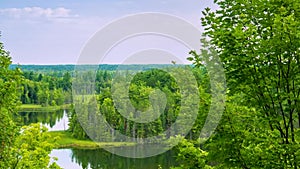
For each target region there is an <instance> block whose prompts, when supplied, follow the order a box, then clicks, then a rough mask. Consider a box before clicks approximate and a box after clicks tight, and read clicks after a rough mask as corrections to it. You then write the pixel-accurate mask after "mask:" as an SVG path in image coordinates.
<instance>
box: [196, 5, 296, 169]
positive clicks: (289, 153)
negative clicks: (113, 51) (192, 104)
mask: <svg viewBox="0 0 300 169" xmlns="http://www.w3.org/2000/svg"><path fill="white" fill-rule="evenodd" d="M215 2H216V3H217V4H218V5H219V7H220V8H219V9H218V10H217V11H210V9H209V8H207V9H206V10H205V11H203V14H204V18H202V24H203V25H204V26H205V28H206V29H205V30H206V31H205V35H206V37H208V39H210V40H209V42H210V45H209V48H210V49H212V50H214V51H216V53H218V57H220V59H221V60H222V62H223V66H224V68H225V69H226V75H227V83H228V86H229V89H230V94H231V95H243V96H244V97H243V101H244V102H239V104H241V105H247V106H249V107H250V106H251V107H253V108H255V109H256V110H257V112H258V116H259V117H262V118H263V119H262V120H263V122H267V124H268V129H269V131H268V132H269V133H270V134H271V135H272V136H273V137H272V139H271V140H269V139H267V138H266V139H262V140H261V143H262V144H264V145H265V144H267V142H268V143H269V144H271V145H272V146H274V147H276V149H273V150H272V151H269V154H266V155H268V156H270V157H273V158H276V160H275V161H278V160H279V161H281V164H282V165H280V166H276V164H273V165H271V164H270V163H271V162H270V161H269V163H261V164H260V167H261V168H262V167H264V168H268V167H271V168H274V167H275V168H295V169H296V168H299V165H300V158H299V156H300V152H299V140H300V139H299V138H300V137H299V135H300V134H299V125H300V113H299V112H300V103H299V98H300V65H299V63H300V29H299V28H300V8H299V7H300V1H298V0H288V1H281V0H271V1H269V0H262V1H252V0H246V1H241V0H216V1H215ZM192 53H193V54H194V56H195V57H194V61H195V63H196V64H197V65H200V64H201V63H203V62H201V61H203V58H202V57H201V56H200V55H197V54H195V53H194V52H192ZM226 124H227V125H230V126H236V125H237V124H230V123H228V121H227V123H226ZM255 125H261V124H260V123H258V124H257V123H256V124H255ZM257 127H258V128H259V126H257ZM244 130H246V128H244ZM252 132H265V131H264V130H259V129H256V130H254V131H252ZM276 133H278V134H276ZM242 142H248V143H249V144H250V143H251V140H247V139H246V140H243V141H242ZM275 143H276V144H275ZM223 145H224V146H225V144H223ZM254 147H255V146H254ZM252 148H253V147H252ZM264 148H265V147H264ZM237 151H238V150H237ZM237 151H236V152H234V153H237ZM262 151H266V149H262ZM247 159H248V160H251V158H246V159H241V160H242V161H243V162H241V163H244V164H246V163H245V160H247ZM256 159H257V160H259V158H256ZM271 159H272V158H270V160H271ZM235 162H236V161H232V163H231V164H232V165H233V166H234V163H235ZM260 162H262V161H256V163H260ZM269 164H270V165H269ZM239 166H240V167H241V168H252V167H257V166H255V165H254V164H253V163H247V165H239Z"/></svg>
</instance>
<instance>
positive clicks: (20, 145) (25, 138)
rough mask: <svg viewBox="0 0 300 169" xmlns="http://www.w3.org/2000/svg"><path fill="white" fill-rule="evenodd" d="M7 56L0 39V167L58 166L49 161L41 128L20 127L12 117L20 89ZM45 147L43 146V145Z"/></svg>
mask: <svg viewBox="0 0 300 169" xmlns="http://www.w3.org/2000/svg"><path fill="white" fill-rule="evenodd" d="M10 64H11V58H10V57H9V53H8V52H6V51H5V50H4V48H3V44H2V43H0V98H1V99H0V133H1V134H0V168H28V167H29V168H52V169H54V168H59V167H58V166H57V165H56V164H55V163H54V164H53V165H52V164H51V165H49V159H50V157H49V156H48V154H49V153H50V152H51V150H52V148H53V147H52V144H50V143H49V144H46V141H47V138H46V137H47V136H46V135H45V133H44V131H45V129H44V128H42V129H40V128H38V127H37V126H32V127H28V128H24V129H23V130H20V128H19V127H18V125H17V124H15V123H14V121H13V118H12V117H13V115H15V114H16V113H17V105H18V104H19V102H20V101H19V99H20V95H19V93H22V92H20V90H21V80H22V78H21V70H20V69H19V68H16V69H14V70H11V69H9V66H10ZM44 148H46V149H44Z"/></svg>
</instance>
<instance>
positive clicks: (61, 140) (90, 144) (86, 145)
mask: <svg viewBox="0 0 300 169" xmlns="http://www.w3.org/2000/svg"><path fill="white" fill-rule="evenodd" d="M49 134H50V135H51V137H52V138H55V137H58V138H57V140H56V143H57V146H56V148H80V149H97V148H103V147H123V146H134V145H136V144H135V143H132V142H98V143H96V142H94V141H91V140H78V139H76V138H73V137H72V135H71V133H69V132H67V131H51V132H49Z"/></svg>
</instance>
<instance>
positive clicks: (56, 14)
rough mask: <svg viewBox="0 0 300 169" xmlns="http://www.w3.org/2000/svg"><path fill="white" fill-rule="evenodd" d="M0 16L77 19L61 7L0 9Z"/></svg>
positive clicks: (69, 11)
mask: <svg viewBox="0 0 300 169" xmlns="http://www.w3.org/2000/svg"><path fill="white" fill-rule="evenodd" d="M0 15H6V16H9V17H13V18H48V19H55V18H71V17H77V15H72V14H71V10H70V9H66V8H63V7H59V8H41V7H25V8H5V9H0Z"/></svg>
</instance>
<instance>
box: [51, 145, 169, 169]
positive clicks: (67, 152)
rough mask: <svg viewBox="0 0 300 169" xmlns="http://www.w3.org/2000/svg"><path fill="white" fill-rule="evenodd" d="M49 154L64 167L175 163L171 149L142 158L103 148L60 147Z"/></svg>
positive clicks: (144, 168)
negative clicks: (128, 156)
mask: <svg viewBox="0 0 300 169" xmlns="http://www.w3.org/2000/svg"><path fill="white" fill-rule="evenodd" d="M123 149H124V148H123ZM51 156H55V157H58V162H57V163H58V164H59V165H60V166H61V167H63V168H65V169H69V168H72V169H73V168H74V169H90V168H91V169H157V168H158V166H159V165H160V166H161V167H162V168H170V167H171V166H174V165H175V159H174V152H173V151H172V150H170V151H167V152H166V153H164V154H161V155H158V156H153V157H148V158H142V159H134V158H125V157H121V156H117V155H115V154H111V153H109V152H107V151H105V150H103V149H97V150H83V149H60V150H53V151H52V153H51Z"/></svg>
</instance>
